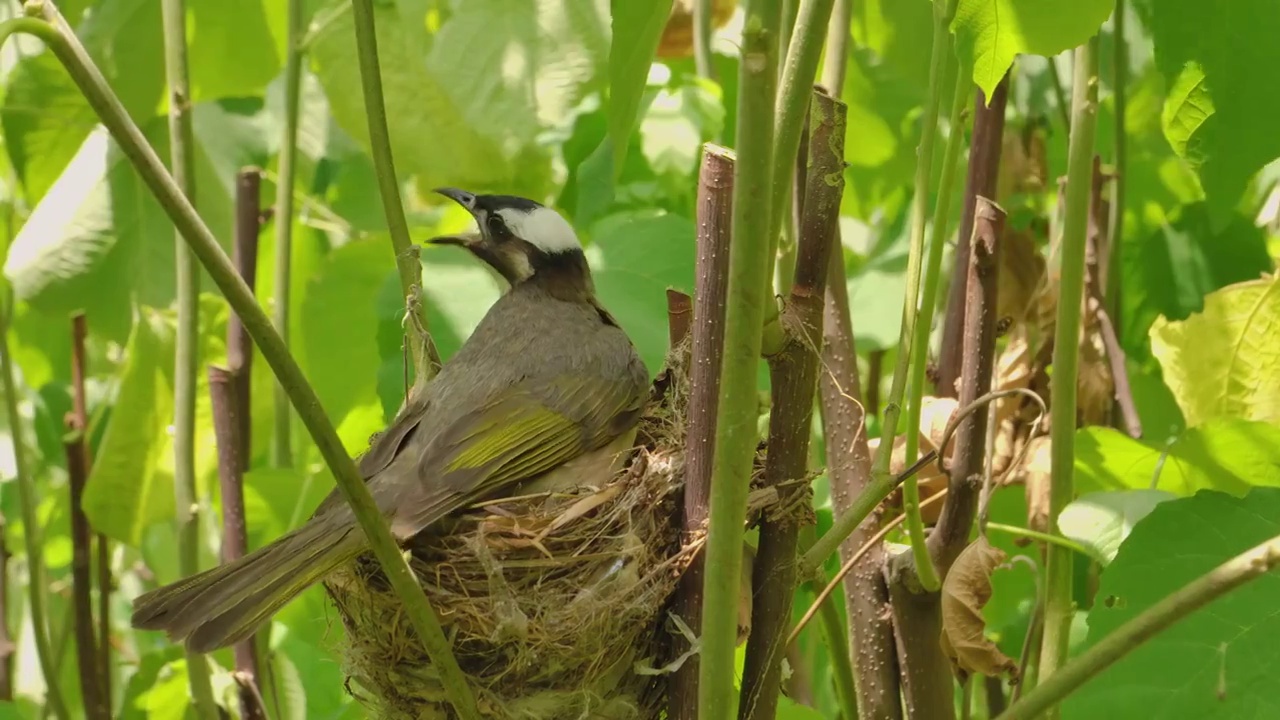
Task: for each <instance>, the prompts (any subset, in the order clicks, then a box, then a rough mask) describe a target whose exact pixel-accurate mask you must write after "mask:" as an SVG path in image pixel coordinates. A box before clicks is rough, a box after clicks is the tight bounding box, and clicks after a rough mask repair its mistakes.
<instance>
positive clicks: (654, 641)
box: [325, 348, 696, 720]
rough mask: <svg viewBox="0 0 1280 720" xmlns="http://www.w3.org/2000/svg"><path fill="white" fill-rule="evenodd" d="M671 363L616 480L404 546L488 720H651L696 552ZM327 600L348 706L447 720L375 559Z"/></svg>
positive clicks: (515, 503) (342, 576) (463, 521)
mask: <svg viewBox="0 0 1280 720" xmlns="http://www.w3.org/2000/svg"><path fill="white" fill-rule="evenodd" d="M681 350H683V348H682V349H680V350H676V351H674V352H673V353H672V358H681V357H685V355H684V353H683V352H681ZM682 364H683V363H678V362H673V361H672V360H669V361H668V368H667V369H666V370H664V371H663V373H661V374H660V375H659V377H658V379H657V380H656V381H655V383H654V398H653V402H651V403H650V404H649V410H648V411H647V412H646V415H645V417H644V418H643V419H642V421H641V425H640V429H639V432H638V433H637V448H636V451H635V452H634V453H633V455H632V459H631V462H630V464H629V466H628V467H626V468H625V469H623V470H621V471H619V472H618V473H617V474H616V475H614V476H613V477H609V478H604V479H603V480H604V481H603V482H602V483H601V484H600V485H599V486H598V487H583V488H580V489H578V490H576V491H572V492H568V493H556V494H549V495H548V494H542V495H537V496H525V497H513V498H496V499H492V500H489V501H487V502H485V503H483V504H482V505H480V506H476V507H473V508H469V509H468V510H467V511H466V512H463V513H459V514H457V515H456V516H454V517H453V518H451V524H450V527H449V528H448V530H447V532H440V533H435V534H432V535H430V536H428V535H425V534H424V535H423V536H421V537H419V538H416V539H415V540H414V541H412V542H411V543H410V544H409V545H408V546H407V547H406V550H407V551H409V552H410V553H411V559H410V566H411V567H412V568H413V571H414V573H415V574H416V575H417V578H418V581H419V584H420V585H421V586H422V588H423V590H424V591H425V592H426V594H427V596H428V598H429V599H430V601H431V604H432V606H433V607H434V608H435V610H436V613H437V615H438V616H439V617H440V620H441V623H442V624H443V625H444V629H445V633H446V634H447V635H448V636H449V638H450V640H451V642H452V645H453V650H454V654H455V657H456V658H457V660H458V662H459V664H460V665H461V666H462V669H463V672H464V673H466V675H467V676H468V678H469V680H470V683H471V686H472V688H473V690H474V691H475V692H476V695H477V701H478V703H479V705H480V709H481V713H482V714H483V715H485V716H486V717H491V718H502V719H506V718H511V719H518V720H558V719H560V718H565V719H569V718H573V719H575V720H576V719H577V718H600V719H602V720H622V719H626V718H651V717H657V715H658V714H659V708H660V707H661V706H662V704H663V703H665V695H666V692H665V678H664V677H663V676H662V674H661V673H658V672H654V671H652V670H649V668H654V667H658V666H659V665H660V664H661V663H662V662H663V660H664V659H665V658H666V657H667V656H668V654H669V653H668V650H669V646H670V639H671V635H670V633H668V632H667V630H666V629H665V627H664V623H665V621H666V609H667V604H668V600H669V599H670V597H671V594H672V591H673V590H674V589H675V586H676V584H677V582H678V581H679V578H680V574H681V572H682V571H683V569H684V568H685V567H686V566H687V565H688V561H689V559H690V557H691V555H692V554H693V551H695V550H696V547H695V546H693V545H690V546H685V545H684V544H682V541H681V528H680V518H681V510H680V503H681V498H682V489H683V479H684V447H683V445H684V437H685V424H684V416H685V408H686V404H687V396H688V383H687V376H686V374H685V373H684V371H683V370H684V369H683V367H681V365H682ZM325 587H326V589H327V590H328V592H329V595H330V596H331V597H332V598H333V600H334V602H335V603H336V605H337V608H338V613H339V615H340V617H341V618H342V621H343V625H344V626H345V628H346V637H345V638H344V639H343V640H342V641H341V643H342V645H341V647H340V648H339V651H340V653H341V655H342V657H343V664H344V671H345V673H346V675H347V687H348V690H349V691H350V692H351V693H352V695H353V696H354V697H355V698H356V699H357V701H358V702H360V703H362V704H363V705H365V707H366V708H367V709H368V710H369V711H370V713H371V715H372V716H374V717H379V718H389V719H391V720H402V719H403V720H409V719H410V718H412V719H413V720H421V719H425V718H451V717H455V715H454V713H453V710H452V708H451V707H450V705H449V704H448V701H447V700H446V699H445V696H444V692H443V690H442V688H441V685H440V681H439V675H438V673H437V671H436V668H435V667H434V666H433V665H432V664H431V662H430V661H429V659H428V658H427V657H426V654H425V653H424V651H423V649H422V646H421V643H420V642H419V641H418V639H417V636H416V633H415V632H414V631H413V628H412V626H411V625H410V623H409V621H408V619H407V618H406V617H405V616H404V614H403V613H402V611H401V605H400V602H399V600H398V599H397V597H396V595H395V593H394V592H393V591H392V590H391V589H390V586H389V585H388V583H387V581H386V578H385V576H383V574H382V572H381V570H380V568H379V566H378V563H377V561H376V560H375V559H374V558H373V557H372V556H371V555H366V556H362V557H360V558H358V559H357V560H356V561H355V562H354V563H352V564H351V565H349V566H348V567H346V568H344V569H343V570H342V571H340V572H339V573H336V574H335V575H333V576H331V577H330V579H329V580H328V581H326V583H325Z"/></svg>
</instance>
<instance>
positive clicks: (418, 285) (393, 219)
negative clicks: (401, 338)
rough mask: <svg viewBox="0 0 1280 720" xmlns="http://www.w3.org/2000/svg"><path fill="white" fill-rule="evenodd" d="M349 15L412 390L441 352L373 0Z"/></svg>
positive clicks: (361, 0) (431, 373)
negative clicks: (403, 178) (395, 140)
mask: <svg viewBox="0 0 1280 720" xmlns="http://www.w3.org/2000/svg"><path fill="white" fill-rule="evenodd" d="M351 16H352V19H353V20H354V22H355V29H356V57H357V59H358V60H359V61H360V89H361V90H362V91H363V93H364V110H365V121H366V123H367V125H368V128H369V145H370V149H371V151H372V155H373V167H374V169H375V170H376V174H377V177H378V194H379V195H380V196H381V197H382V210H383V213H384V214H385V215H386V218H387V231H388V234H389V235H390V236H391V248H392V250H393V251H394V252H395V258H396V271H397V273H398V274H399V276H400V290H401V293H402V295H403V296H404V298H405V302H406V303H407V308H408V313H409V316H410V322H409V323H408V325H409V328H410V331H409V334H408V336H407V339H406V342H407V343H408V344H409V353H410V356H411V357H412V358H413V367H414V371H415V383H414V385H415V386H416V387H418V386H423V385H425V384H426V383H427V382H428V381H429V380H431V378H433V377H435V374H436V372H437V371H438V370H439V369H440V353H439V351H438V350H437V349H436V345H435V343H434V342H433V341H432V339H431V335H430V333H428V332H427V309H426V304H425V303H426V300H425V297H424V295H423V293H422V264H421V263H420V262H419V261H418V254H417V250H416V249H415V248H414V246H413V241H412V240H410V239H409V224H408V222H407V221H406V220H405V215H404V205H403V203H402V202H401V201H400V184H399V181H398V180H397V179H396V165H395V158H394V157H392V154H391V134H390V132H389V130H388V129H387V104H386V101H385V100H384V99H383V97H382V71H381V69H380V65H379V61H378V33H377V29H376V27H375V25H374V18H373V0H351Z"/></svg>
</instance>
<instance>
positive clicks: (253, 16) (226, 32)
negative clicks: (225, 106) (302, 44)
mask: <svg viewBox="0 0 1280 720" xmlns="http://www.w3.org/2000/svg"><path fill="white" fill-rule="evenodd" d="M186 5H187V18H188V20H187V21H188V23H189V30H188V31H187V38H188V45H189V48H188V50H187V53H188V54H187V62H188V63H189V64H190V68H191V93H192V96H193V97H194V98H195V99H196V100H197V101H199V100H217V99H221V98H230V97H248V96H254V95H260V94H261V93H262V91H263V90H264V89H265V88H266V87H267V83H269V82H271V79H272V78H274V77H275V76H276V74H277V73H278V72H279V71H280V69H281V67H282V66H283V51H284V38H283V36H281V37H280V38H279V39H277V38H276V37H273V35H272V32H271V23H270V22H269V20H268V13H269V12H273V11H274V12H279V10H274V9H271V6H274V5H279V3H275V2H271V0H187V2H186ZM228 48H235V51H234V52H228Z"/></svg>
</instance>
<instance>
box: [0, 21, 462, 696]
mask: <svg viewBox="0 0 1280 720" xmlns="http://www.w3.org/2000/svg"><path fill="white" fill-rule="evenodd" d="M32 8H33V11H34V12H38V13H39V18H38V19H37V18H35V17H24V18H17V19H14V20H8V21H6V22H4V23H0V43H2V42H3V40H5V39H7V38H8V37H9V36H10V35H12V34H13V33H15V32H22V33H26V34H29V35H33V36H35V37H38V38H40V39H41V40H42V41H44V42H45V44H46V45H48V47H49V49H50V50H51V51H53V53H54V56H55V57H57V59H58V61H59V62H61V63H62V65H63V67H64V68H65V69H66V70H67V73H68V74H69V75H70V76H71V79H72V80H73V81H74V82H75V83H76V86H77V87H78V88H79V89H80V92H81V93H83V94H84V96H85V99H86V100H88V101H89V105H90V106H91V107H92V108H93V109H94V113H95V114H96V115H97V116H98V119H99V120H101V121H102V123H103V125H104V126H106V128H107V130H108V131H109V132H110V133H111V136H112V137H113V138H114V139H115V140H116V143H117V144H118V145H119V147H120V150H121V152H122V153H123V154H124V156H125V157H127V158H128V159H129V161H130V163H131V164H132V165H133V166H134V168H135V169H136V170H137V171H138V174H139V176H140V177H141V178H142V181H143V182H144V183H146V185H147V188H148V189H150V190H151V192H152V194H153V195H154V196H155V197H156V200H157V201H158V202H159V203H160V206H161V208H162V209H163V210H164V211H165V214H166V215H168V216H169V219H170V220H171V221H172V222H173V224H174V225H175V226H176V227H177V228H178V230H179V231H180V232H181V233H182V236H183V238H185V239H186V241H187V243H188V245H189V246H190V247H191V249H192V250H193V251H194V252H195V254H196V257H197V258H198V259H199V260H200V262H201V263H202V264H203V265H204V267H205V270H207V271H208V272H209V275H210V276H211V277H212V278H213V280H214V282H215V283H217V285H218V288H219V289H220V290H222V293H223V295H224V296H225V297H226V299H227V303H228V304H229V305H230V306H231V308H232V309H233V310H234V311H235V312H236V313H237V314H239V315H240V318H241V321H242V322H244V325H245V328H246V329H247V330H248V331H249V335H250V337H252V338H253V340H254V342H255V343H257V345H258V347H259V348H260V349H261V352H262V355H263V358H264V359H265V360H266V361H267V363H268V364H269V365H270V366H271V369H272V371H273V372H274V373H275V375H276V377H277V378H278V379H279V380H280V382H281V384H282V385H284V387H285V389H286V390H287V391H288V393H289V399H290V401H291V402H292V403H293V407H294V409H295V410H296V411H297V412H298V416H299V418H300V419H301V420H302V422H303V424H304V425H305V426H306V428H307V430H308V432H310V434H311V437H312V439H313V440H314V441H315V444H316V447H317V448H318V449H319V451H320V455H321V457H322V458H323V459H324V461H325V464H326V465H327V466H328V467H329V469H330V471H332V473H333V476H334V479H335V480H336V481H337V487H338V490H339V492H340V493H341V494H342V497H343V500H345V501H346V502H347V504H348V505H349V506H350V507H351V509H352V514H354V515H355V517H356V521H357V522H358V523H359V524H360V528H361V530H362V531H363V532H364V534H365V537H366V538H367V539H368V541H369V545H370V549H371V551H372V552H373V554H374V556H375V557H376V558H377V559H378V562H379V564H380V565H381V566H382V570H383V572H384V573H385V575H386V576H387V579H388V581H389V583H390V585H391V587H392V589H393V590H394V591H395V593H396V595H397V596H399V598H400V600H401V602H402V603H403V604H404V611H405V614H406V616H408V618H409V621H410V623H411V624H412V625H413V626H414V629H415V630H417V632H418V635H419V638H420V639H421V641H422V643H423V645H424V646H425V648H426V651H427V654H428V656H429V657H430V658H431V660H432V664H433V665H434V666H435V667H436V669H437V671H438V672H439V673H440V676H441V680H442V683H441V684H442V686H443V688H444V692H445V697H446V698H447V699H448V700H449V702H450V704H452V705H453V706H454V709H455V711H456V712H457V713H458V715H459V716H460V717H462V718H465V719H466V720H475V719H477V718H479V711H478V709H477V707H476V703H475V698H474V696H473V695H472V693H471V689H470V687H469V686H468V685H467V681H466V677H465V676H464V675H463V674H462V670H461V668H460V667H459V666H458V662H457V659H456V658H455V657H454V656H453V651H452V649H451V648H450V646H449V640H448V638H446V637H445V635H444V631H443V630H442V629H441V627H440V622H439V620H438V619H437V618H436V616H435V612H434V611H433V610H432V609H431V605H430V603H428V602H427V598H426V596H425V595H424V594H423V592H422V589H421V588H420V587H419V586H418V584H417V582H416V580H415V579H414V577H413V573H412V572H411V571H410V569H409V565H408V563H407V562H406V561H405V558H404V556H403V555H401V553H400V548H399V547H398V545H397V544H396V541H395V538H394V537H393V536H392V535H391V531H390V529H388V527H387V525H386V521H385V520H384V519H383V518H382V515H381V513H380V512H379V511H378V508H377V505H376V504H375V502H374V500H373V496H372V495H371V494H370V493H369V489H368V488H367V487H365V484H364V481H363V479H362V478H361V476H360V473H359V471H358V470H357V469H356V465H355V462H354V461H353V460H352V459H351V457H350V456H349V455H347V453H346V451H345V450H344V449H343V446H342V441H341V439H340V438H339V437H338V434H337V432H336V431H335V430H334V428H333V425H332V423H330V422H329V419H328V418H327V417H325V414H324V411H323V409H322V407H321V405H320V398H319V397H318V396H317V395H316V393H315V390H314V389H313V388H312V387H311V385H310V384H309V383H308V382H307V380H306V377H305V376H304V375H303V373H302V369H301V368H300V367H299V366H298V363H297V361H296V360H294V359H293V356H292V355H290V354H289V350H288V347H287V346H286V345H285V343H284V339H283V338H281V336H280V334H279V333H278V332H276V329H275V328H274V327H273V326H272V324H271V320H270V319H269V318H268V317H267V314H266V313H265V312H264V311H263V310H262V308H261V307H259V306H258V304H257V302H256V300H255V299H254V297H253V292H252V291H251V290H250V289H249V286H248V285H246V284H245V282H244V281H243V280H242V279H240V276H239V275H237V274H236V270H235V267H234V266H233V265H232V264H231V260H230V258H228V257H227V255H226V253H224V252H223V251H222V248H221V247H220V246H219V245H218V241H217V239H216V238H214V236H213V233H212V232H210V230H209V227H208V226H207V225H205V223H204V221H203V220H201V219H200V216H199V214H197V213H196V211H195V208H194V207H192V205H191V202H190V201H189V200H188V199H187V198H186V197H185V196H184V195H183V194H182V192H181V191H180V190H179V189H178V186H177V184H176V182H175V181H174V179H173V177H172V176H170V175H169V173H168V172H167V171H166V170H165V167H164V164H163V163H162V162H161V161H160V158H159V157H158V156H157V155H156V153H155V150H153V149H152V148H151V146H150V145H149V144H147V141H146V138H145V137H144V136H143V135H142V131H141V130H139V129H138V126H137V125H136V124H135V123H134V122H133V120H132V119H131V118H130V117H129V114H128V112H127V111H126V110H125V109H124V106H123V105H122V104H121V103H120V99H119V98H117V97H116V96H115V94H114V93H112V92H111V89H110V87H109V86H108V85H107V82H106V79H105V78H103V76H102V72H101V71H100V70H99V69H98V67H97V65H95V64H94V62H93V59H92V58H90V57H89V54H88V53H87V52H86V51H85V48H84V46H83V45H82V44H81V43H80V41H79V39H78V38H77V37H76V36H75V33H74V32H72V30H71V28H69V27H68V26H67V23H66V20H64V19H63V17H62V15H61V14H60V13H59V12H58V10H57V7H56V6H55V5H54V4H53V3H52V2H51V1H50V0H44V2H43V3H41V4H40V5H38V6H32ZM3 356H4V358H6V360H5V364H6V365H7V363H8V360H7V357H8V355H7V353H5V354H4V355H3ZM10 384H12V383H10ZM10 397H12V395H10ZM13 412H15V413H16V412H17V410H16V407H15V408H14V409H13ZM32 502H34V500H32ZM31 512H32V516H33V517H34V513H35V509H34V505H33V506H32V507H31ZM36 539H37V540H38V539H39V538H38V536H37V538H36ZM33 547H38V544H36V545H33ZM62 717H65V713H64V714H63V715H62Z"/></svg>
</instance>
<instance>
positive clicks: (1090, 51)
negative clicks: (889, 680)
mask: <svg viewBox="0 0 1280 720" xmlns="http://www.w3.org/2000/svg"><path fill="white" fill-rule="evenodd" d="M1097 45H1098V39H1097V37H1096V36H1095V37H1093V38H1092V39H1090V40H1089V42H1088V43H1086V44H1084V45H1081V46H1080V47H1078V48H1076V57H1075V79H1074V81H1073V83H1072V98H1071V116H1072V117H1071V142H1070V148H1069V150H1068V153H1067V189H1066V210H1065V213H1066V217H1065V219H1064V221H1063V229H1062V251H1061V267H1060V269H1059V272H1060V278H1059V282H1058V314H1057V321H1056V322H1057V326H1056V328H1055V332H1054V347H1053V376H1052V378H1050V389H1049V392H1050V395H1051V397H1052V398H1053V407H1052V408H1051V409H1050V413H1051V414H1050V423H1051V427H1050V439H1051V442H1052V443H1053V445H1052V448H1053V449H1052V451H1051V452H1052V457H1051V461H1050V465H1051V468H1052V478H1051V480H1050V491H1049V518H1048V526H1049V527H1050V528H1054V527H1057V526H1058V515H1059V513H1061V512H1062V509H1063V508H1064V507H1066V506H1067V503H1070V502H1071V500H1072V497H1073V495H1074V488H1073V482H1072V472H1073V463H1074V461H1075V432H1076V383H1077V378H1076V375H1077V373H1078V366H1079V360H1080V357H1079V353H1080V345H1079V338H1080V310H1081V298H1082V296H1083V294H1084V262H1085V247H1086V242H1087V232H1086V230H1087V229H1088V220H1089V188H1090V185H1091V183H1092V172H1091V170H1092V165H1091V161H1092V159H1093V137H1094V127H1095V125H1096V122H1097V103H1098V82H1097V80H1098V78H1097V75H1098V54H1097ZM1045 563H1046V564H1045V583H1044V597H1045V602H1044V640H1043V641H1042V650H1041V654H1040V673H1039V677H1040V681H1041V682H1045V681H1048V680H1050V679H1051V678H1052V676H1053V674H1054V672H1055V671H1056V670H1057V669H1058V667H1059V666H1060V665H1061V664H1062V663H1063V662H1064V661H1065V660H1066V657H1067V639H1068V636H1069V633H1070V629H1071V616H1072V613H1073V607H1072V600H1071V598H1072V595H1071V565H1072V556H1071V551H1069V550H1067V549H1066V548H1063V547H1058V546H1056V545H1051V546H1049V548H1048V552H1047V556H1046V560H1045Z"/></svg>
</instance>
